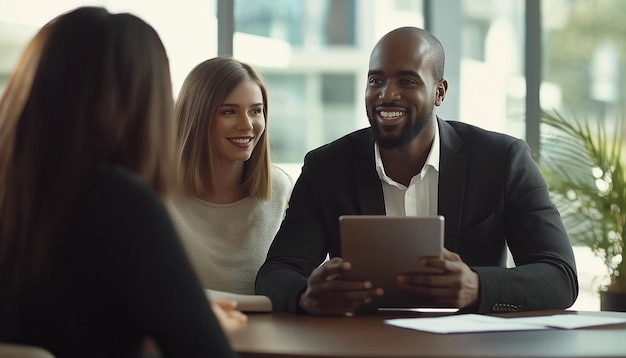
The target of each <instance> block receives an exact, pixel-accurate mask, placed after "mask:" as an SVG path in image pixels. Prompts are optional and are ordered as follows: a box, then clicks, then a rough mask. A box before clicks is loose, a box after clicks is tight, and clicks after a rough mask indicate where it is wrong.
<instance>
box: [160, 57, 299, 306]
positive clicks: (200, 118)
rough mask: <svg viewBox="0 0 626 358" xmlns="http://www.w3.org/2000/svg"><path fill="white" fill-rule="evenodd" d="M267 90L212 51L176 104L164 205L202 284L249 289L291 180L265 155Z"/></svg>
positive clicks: (255, 77) (247, 69)
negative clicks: (174, 176) (172, 181)
mask: <svg viewBox="0 0 626 358" xmlns="http://www.w3.org/2000/svg"><path fill="white" fill-rule="evenodd" d="M267 109H268V103H267V89H266V86H265V84H264V82H263V80H262V79H261V76H260V75H259V74H258V73H257V72H256V71H255V70H254V69H253V68H252V67H251V66H249V65H247V64H245V63H242V62H240V61H237V60H235V59H233V58H228V57H216V58H212V59H209V60H207V61H204V62H202V63H200V64H199V65H197V66H196V67H195V68H194V69H193V70H192V71H191V72H190V73H189V75H188V76H187V78H186V79H185V81H184V83H183V86H182V89H181V91H180V95H179V96H178V99H177V101H176V105H175V116H176V121H177V135H178V137H177V145H178V155H179V163H180V173H181V182H182V184H181V185H182V187H181V190H180V191H179V192H178V193H176V194H175V195H173V197H172V200H171V201H170V203H169V209H170V213H171V216H172V218H173V221H174V224H175V225H176V227H177V229H178V231H179V233H180V235H181V238H182V241H183V244H184V246H185V247H186V249H187V253H188V255H189V257H190V259H191V262H192V264H193V266H194V267H195V269H196V273H197V274H198V276H199V277H200V281H201V283H202V285H203V286H204V288H206V289H213V290H219V291H226V292H232V293H238V294H254V280H255V277H256V273H257V270H258V269H259V267H260V266H261V264H262V263H263V261H264V260H265V256H266V254H267V250H268V248H269V245H270V244H271V242H272V240H273V238H274V235H275V234H276V232H277V231H278V228H279V226H280V224H281V221H282V218H283V215H284V212H285V210H286V207H287V203H288V199H289V195H290V193H291V189H292V186H293V181H292V179H291V177H290V176H289V175H287V173H285V172H284V171H283V170H281V169H280V168H278V167H276V166H273V165H272V164H271V162H270V148H269V136H268V131H267V119H268V118H267V113H268V112H267Z"/></svg>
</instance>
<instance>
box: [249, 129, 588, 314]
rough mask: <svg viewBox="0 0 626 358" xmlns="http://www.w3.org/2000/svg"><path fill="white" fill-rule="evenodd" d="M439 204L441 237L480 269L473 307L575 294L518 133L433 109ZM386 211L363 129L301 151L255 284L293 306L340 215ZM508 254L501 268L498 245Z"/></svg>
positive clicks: (569, 262)
mask: <svg viewBox="0 0 626 358" xmlns="http://www.w3.org/2000/svg"><path fill="white" fill-rule="evenodd" d="M438 125H439V133H440V141H441V154H440V168H439V170H440V172H439V201H438V202H439V208H438V213H439V214H440V215H443V216H444V217H445V247H446V248H447V249H448V250H450V251H453V252H456V253H458V254H459V255H460V256H461V258H462V259H463V261H464V262H465V263H466V264H468V265H469V266H470V267H471V268H472V269H473V270H474V271H475V272H477V273H478V275H479V278H480V298H479V300H480V303H479V307H478V311H479V312H491V311H507V310H535V309H549V308H556V309H562V308H567V307H569V306H571V305H572V304H573V302H574V301H575V299H576V297H577V295H578V281H577V277H576V267H575V262H574V255H573V252H572V247H571V244H570V242H569V239H568V236H567V234H566V232H565V229H564V227H563V224H562V221H561V218H560V215H559V213H558V211H557V209H556V208H555V207H554V205H553V204H552V202H551V200H550V197H549V193H548V188H547V185H546V183H545V180H544V179H543V177H542V175H541V173H540V171H539V170H538V168H537V166H536V164H535V162H534V161H533V159H532V157H531V155H530V150H529V148H528V145H527V144H526V142H524V141H523V140H521V139H516V138H513V137H510V136H507V135H504V134H499V133H494V132H489V131H485V130H482V129H480V128H477V127H474V126H471V125H468V124H464V123H461V122H454V121H443V120H441V119H438ZM347 214H351V215H358V214H370V215H384V214H385V204H384V198H383V190H382V186H381V182H380V179H379V177H378V174H377V172H376V169H375V162H374V138H373V135H372V131H371V129H370V128H367V129H361V130H358V131H356V132H353V133H351V134H348V135H346V136H345V137H343V138H340V139H338V140H336V141H334V142H332V143H329V144H327V145H324V146H322V147H320V148H318V149H315V150H313V151H311V152H309V153H308V154H307V155H306V157H305V159H304V166H303V167H302V173H301V175H300V177H299V178H298V180H297V182H296V185H295V187H294V189H293V192H292V196H291V199H290V202H289V208H288V209H287V213H286V217H285V220H284V221H283V223H282V225H281V228H280V230H279V232H278V233H277V235H276V237H275V239H274V242H273V244H272V245H271V247H270V249H269V252H268V255H267V260H266V262H265V263H264V264H263V266H262V267H261V268H260V270H259V272H258V275H257V280H256V291H257V293H258V294H263V295H267V296H269V297H270V299H271V300H272V303H273V305H274V308H275V310H281V311H290V312H298V310H299V309H298V299H299V296H300V294H301V293H302V292H303V291H304V290H305V289H306V285H307V277H308V276H309V275H310V274H311V272H312V271H313V269H315V268H316V267H317V266H319V265H320V264H321V263H322V262H323V261H324V260H325V258H326V255H327V253H328V254H329V255H330V257H335V256H339V257H340V256H341V245H340V238H339V223H338V217H339V216H340V215H347ZM507 245H508V247H509V250H510V252H511V254H512V256H513V258H514V260H515V264H516V267H515V268H514V269H507V268H506V246H507Z"/></svg>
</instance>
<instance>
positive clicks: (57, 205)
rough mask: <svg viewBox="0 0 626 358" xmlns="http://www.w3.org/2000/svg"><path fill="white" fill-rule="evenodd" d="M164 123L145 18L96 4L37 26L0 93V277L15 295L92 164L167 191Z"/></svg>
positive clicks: (167, 92) (161, 63)
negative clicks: (126, 172)
mask: <svg viewBox="0 0 626 358" xmlns="http://www.w3.org/2000/svg"><path fill="white" fill-rule="evenodd" d="M173 130H174V127H173V98H172V93H171V82H170V75H169V64H168V59H167V56H166V53H165V49H164V47H163V44H162V43H161V40H160V39H159V37H158V35H157V33H156V32H155V31H154V29H153V28H152V27H150V25H148V24H146V23H145V22H144V21H143V20H141V19H139V18H137V17H135V16H133V15H130V14H110V13H109V12H107V11H106V10H105V9H103V8H99V7H82V8H78V9H75V10H73V11H71V12H68V13H65V14H63V15H61V16H59V17H57V18H55V19H53V20H52V21H50V22H49V23H48V24H46V25H45V26H44V27H43V28H42V29H41V30H40V31H39V32H38V33H37V34H36V35H35V37H34V38H33V40H32V41H31V42H30V44H29V46H28V47H27V49H26V51H25V53H24V54H23V56H22V58H21V60H20V62H19V65H18V67H17V69H16V70H15V72H14V73H13V75H12V77H11V78H10V80H9V83H8V86H7V88H6V91H5V93H4V95H3V97H2V99H1V100H0V283H5V284H7V283H8V284H9V285H10V284H11V283H12V284H13V285H14V287H13V290H12V291H13V292H18V291H19V287H18V286H20V285H21V284H22V282H28V280H29V279H31V278H33V277H34V275H37V273H38V272H41V270H42V269H44V268H45V265H46V263H47V262H48V260H49V256H50V253H51V248H53V247H54V246H55V244H56V242H55V241H58V240H62V239H63V233H64V232H65V231H66V230H67V228H68V226H69V225H71V218H69V217H68V215H69V213H70V212H71V208H72V206H73V205H74V203H75V202H76V200H77V197H78V195H79V192H80V190H81V189H82V186H83V185H84V183H85V180H86V179H87V178H88V177H89V175H90V174H91V173H92V172H93V170H94V168H96V167H97V166H99V165H102V164H109V165H114V166H120V167H123V168H126V169H127V170H129V171H131V172H133V173H135V174H136V175H137V176H138V177H139V178H140V179H141V180H143V181H144V182H145V183H146V184H147V185H148V186H150V187H152V188H153V189H154V190H156V191H157V192H159V193H162V194H164V193H166V192H167V191H168V190H169V189H170V187H171V186H172V185H173V179H174V176H173V172H174V166H173V165H172V160H173V142H174V136H173ZM5 288H6V286H5ZM15 288H17V290H16V289H15ZM2 294H3V295H4V293H2Z"/></svg>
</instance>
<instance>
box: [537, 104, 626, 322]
mask: <svg viewBox="0 0 626 358" xmlns="http://www.w3.org/2000/svg"><path fill="white" fill-rule="evenodd" d="M622 119H623V118H615V120H614V123H612V124H611V123H608V122H604V121H596V120H593V119H590V118H585V119H579V118H576V117H572V118H567V119H566V118H565V117H563V116H562V115H561V114H559V113H558V112H554V114H550V113H543V114H542V120H541V122H542V123H543V124H544V126H543V128H542V131H543V132H544V133H545V134H544V135H543V136H542V141H541V157H540V160H539V166H540V168H541V169H542V172H543V174H544V176H545V177H546V181H547V182H548V185H549V188H550V193H551V195H552V198H553V200H554V203H555V205H556V206H557V207H558V208H559V210H560V212H561V216H562V217H563V222H564V224H565V227H566V229H567V232H568V234H569V236H570V240H571V241H572V244H574V245H585V246H587V247H589V248H590V249H591V251H592V252H593V253H594V254H595V255H596V256H597V257H599V258H601V259H602V261H603V262H604V264H605V266H606V270H607V273H608V277H609V281H608V283H607V284H606V285H604V286H603V287H602V288H601V289H600V305H601V309H602V310H607V311H609V310H610V311H626V260H625V259H624V257H623V255H624V254H626V252H625V251H624V240H625V237H624V236H625V234H626V233H625V231H624V230H625V228H626V179H625V176H624V166H623V163H622V155H624V153H623V138H622V134H623V133H622Z"/></svg>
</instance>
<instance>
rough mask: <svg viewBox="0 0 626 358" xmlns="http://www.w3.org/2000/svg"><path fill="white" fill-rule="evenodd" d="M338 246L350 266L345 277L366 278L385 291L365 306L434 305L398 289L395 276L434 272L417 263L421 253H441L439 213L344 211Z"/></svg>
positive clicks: (439, 254) (425, 254) (360, 279)
mask: <svg viewBox="0 0 626 358" xmlns="http://www.w3.org/2000/svg"><path fill="white" fill-rule="evenodd" d="M339 230H340V235H341V250H342V257H343V259H344V260H346V261H348V262H350V263H351V265H352V268H351V269H350V271H347V272H346V273H345V274H344V279H348V280H359V281H364V280H368V281H371V282H372V283H373V284H374V287H382V288H383V289H384V290H385V294H384V295H383V296H382V297H379V298H377V299H375V300H374V301H372V302H371V303H370V304H368V305H367V307H365V309H366V310H371V309H373V308H383V307H402V308H417V307H434V306H433V305H432V304H430V303H429V302H428V300H426V299H425V298H419V297H416V296H415V294H413V293H410V292H408V291H406V290H403V289H401V288H400V287H398V285H397V281H396V280H397V279H396V277H397V276H398V275H399V274H402V273H408V272H436V270H434V269H432V268H426V267H423V266H421V265H420V264H419V259H420V258H421V257H423V256H437V257H441V256H442V249H443V240H444V218H443V216H430V217H415V216H384V215H344V216H341V217H340V218H339Z"/></svg>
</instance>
